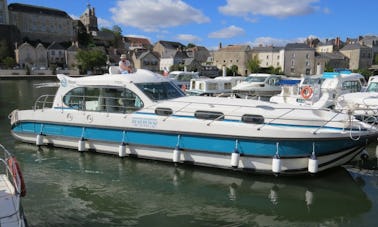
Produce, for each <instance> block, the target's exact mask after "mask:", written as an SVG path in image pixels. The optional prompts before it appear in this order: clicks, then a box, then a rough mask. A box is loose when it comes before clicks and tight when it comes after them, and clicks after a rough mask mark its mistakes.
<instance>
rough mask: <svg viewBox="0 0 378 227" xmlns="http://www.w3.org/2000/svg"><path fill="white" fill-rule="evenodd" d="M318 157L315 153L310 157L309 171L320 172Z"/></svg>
mask: <svg viewBox="0 0 378 227" xmlns="http://www.w3.org/2000/svg"><path fill="white" fill-rule="evenodd" d="M318 167H319V163H318V159H317V158H316V156H315V154H314V153H313V154H312V155H311V157H310V158H309V159H308V168H307V169H308V172H310V173H317V172H318Z"/></svg>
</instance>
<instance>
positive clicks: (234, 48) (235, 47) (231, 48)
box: [219, 45, 251, 52]
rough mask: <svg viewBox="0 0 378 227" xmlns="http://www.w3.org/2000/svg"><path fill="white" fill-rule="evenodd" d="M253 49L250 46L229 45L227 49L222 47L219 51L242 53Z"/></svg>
mask: <svg viewBox="0 0 378 227" xmlns="http://www.w3.org/2000/svg"><path fill="white" fill-rule="evenodd" d="M250 49H251V47H250V46H248V45H229V46H226V47H222V48H220V49H219V51H227V52H228V51H229V52H231V51H237V52H240V51H248V50H250Z"/></svg>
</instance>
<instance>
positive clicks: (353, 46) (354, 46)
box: [341, 43, 369, 50]
mask: <svg viewBox="0 0 378 227" xmlns="http://www.w3.org/2000/svg"><path fill="white" fill-rule="evenodd" d="M365 48H369V47H367V46H363V45H361V44H359V43H352V44H348V45H346V46H345V47H343V48H342V49H341V50H357V49H365Z"/></svg>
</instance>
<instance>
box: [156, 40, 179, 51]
mask: <svg viewBox="0 0 378 227" xmlns="http://www.w3.org/2000/svg"><path fill="white" fill-rule="evenodd" d="M159 43H160V44H161V45H163V46H164V47H165V48H169V49H178V48H182V47H185V46H184V45H183V44H181V43H179V42H171V41H163V40H160V41H159Z"/></svg>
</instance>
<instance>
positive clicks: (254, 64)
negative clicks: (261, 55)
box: [247, 55, 260, 73]
mask: <svg viewBox="0 0 378 227" xmlns="http://www.w3.org/2000/svg"><path fill="white" fill-rule="evenodd" d="M247 68H248V70H249V71H250V72H251V73H258V72H260V61H259V59H258V57H257V55H255V56H253V58H252V59H250V60H249V61H248V62H247Z"/></svg>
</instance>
